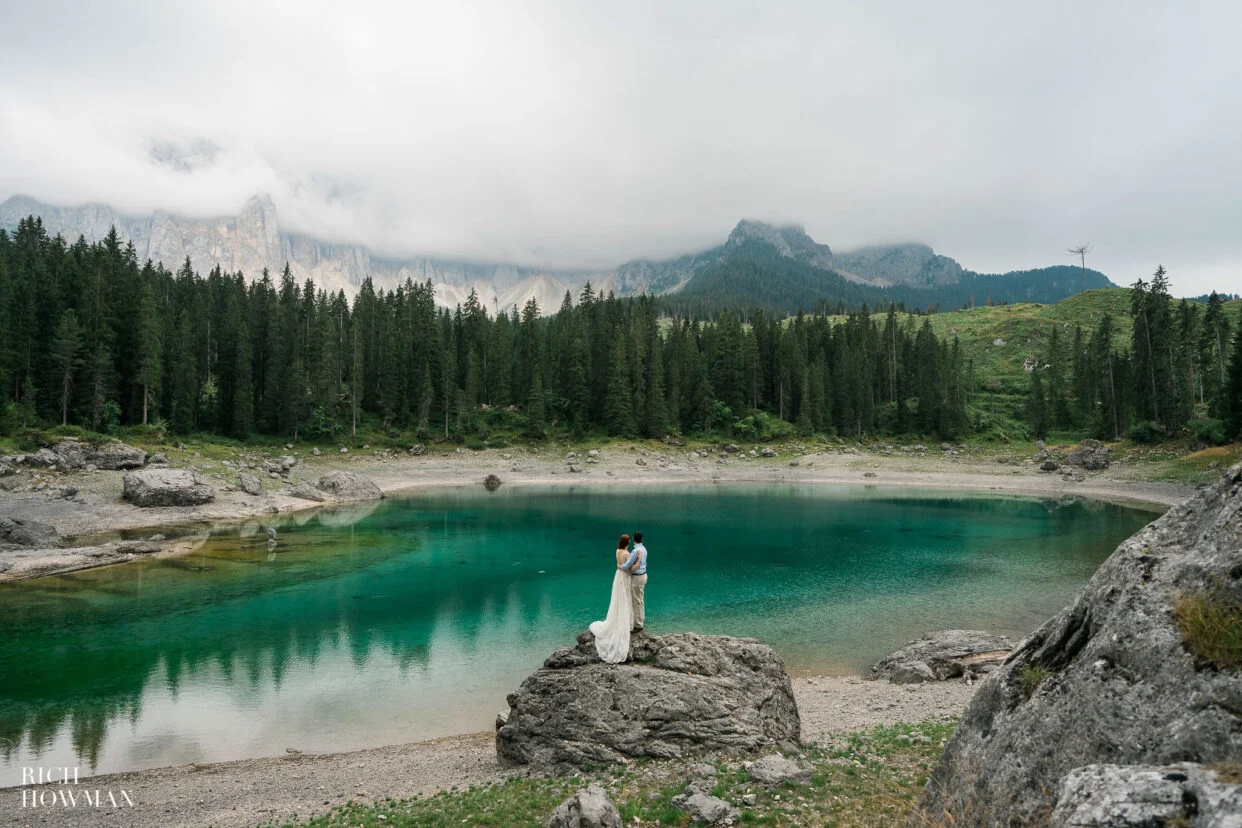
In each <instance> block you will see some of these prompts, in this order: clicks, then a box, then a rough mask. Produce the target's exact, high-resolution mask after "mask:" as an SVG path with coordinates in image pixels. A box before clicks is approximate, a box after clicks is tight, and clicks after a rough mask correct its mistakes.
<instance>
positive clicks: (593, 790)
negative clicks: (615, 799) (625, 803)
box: [543, 782, 621, 828]
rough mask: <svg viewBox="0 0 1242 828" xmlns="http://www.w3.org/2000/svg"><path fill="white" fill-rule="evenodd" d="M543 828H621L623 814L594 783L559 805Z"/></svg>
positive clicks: (596, 783)
mask: <svg viewBox="0 0 1242 828" xmlns="http://www.w3.org/2000/svg"><path fill="white" fill-rule="evenodd" d="M543 828H621V812H620V811H618V810H617V806H616V805H614V804H612V800H611V799H609V798H608V794H607V793H605V792H604V789H603V788H601V787H600V786H599V783H598V782H593V783H591V784H590V785H589V786H587V787H586V788H583V789H582V790H580V791H578V792H577V793H576V794H574V795H573V796H571V797H570V798H569V799H566V800H565V801H564V802H562V803H561V804H560V805H558V806H557V807H556V810H555V811H553V812H552V816H550V817H548V818H547V820H546V821H545V822H544V823H543Z"/></svg>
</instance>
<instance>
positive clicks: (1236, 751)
mask: <svg viewBox="0 0 1242 828" xmlns="http://www.w3.org/2000/svg"><path fill="white" fill-rule="evenodd" d="M1239 502H1242V464H1239V465H1237V466H1234V467H1233V468H1232V469H1230V470H1229V472H1228V473H1226V474H1225V476H1224V477H1223V478H1222V479H1221V480H1220V481H1219V482H1218V483H1217V484H1215V485H1213V486H1209V487H1205V488H1203V489H1202V490H1200V491H1199V492H1198V493H1197V494H1196V495H1195V496H1194V497H1192V498H1190V499H1189V500H1187V501H1185V502H1184V503H1182V504H1181V505H1179V506H1175V507H1174V508H1173V509H1171V510H1170V511H1169V512H1167V513H1166V514H1165V515H1164V516H1163V517H1161V518H1160V519H1158V520H1156V521H1155V522H1153V523H1151V524H1150V525H1148V526H1147V527H1146V528H1145V529H1143V530H1142V531H1140V532H1138V533H1136V534H1135V535H1133V536H1132V537H1130V538H1129V539H1128V540H1126V541H1124V542H1123V543H1122V544H1121V546H1119V547H1118V548H1117V551H1115V552H1114V553H1113V554H1112V555H1111V556H1109V558H1108V559H1107V560H1106V561H1105V562H1104V563H1103V565H1102V566H1101V567H1100V569H1099V570H1098V571H1097V572H1096V574H1095V576H1094V577H1093V578H1092V579H1091V581H1090V583H1089V584H1088V585H1087V587H1086V588H1085V589H1084V590H1083V591H1082V592H1081V593H1080V594H1079V596H1078V597H1077V598H1076V599H1075V600H1074V602H1073V603H1072V604H1070V606H1068V607H1066V608H1065V609H1064V610H1062V611H1061V612H1060V613H1059V614H1057V616H1056V617H1054V618H1053V619H1052V620H1051V621H1049V622H1048V623H1046V624H1045V625H1044V626H1043V627H1041V628H1040V629H1038V630H1037V631H1035V632H1034V633H1032V634H1031V635H1030V636H1028V637H1027V638H1026V639H1025V640H1024V641H1023V642H1022V644H1021V645H1020V646H1019V648H1018V649H1017V650H1015V651H1014V653H1013V654H1012V655H1011V656H1010V657H1009V658H1008V659H1007V660H1006V661H1005V662H1004V663H1003V664H1002V665H1001V666H1000V667H998V668H997V669H996V671H995V672H994V673H993V674H992V675H991V676H989V678H988V679H987V680H986V681H984V682H983V684H982V685H981V686H980V688H979V690H978V692H977V693H976V694H975V697H974V699H973V700H972V702H971V704H970V707H969V708H968V709H967V711H966V714H965V715H964V716H963V718H962V722H961V725H960V726H959V727H958V729H957V731H956V732H955V733H954V735H953V737H952V739H951V740H950V741H949V744H948V746H947V747H946V749H945V753H944V756H943V757H942V759H941V761H940V764H939V765H938V766H937V768H936V769H935V771H934V772H933V773H932V777H931V779H930V781H929V782H928V786H927V789H926V790H925V791H924V793H923V796H922V798H921V800H920V802H919V807H920V809H921V810H922V811H923V812H924V813H925V814H928V815H935V817H936V820H937V821H941V820H944V819H945V817H946V816H947V817H949V818H951V819H952V820H953V822H954V824H955V825H959V826H965V825H982V824H1015V823H1016V824H1026V823H1029V822H1032V821H1039V820H1043V819H1046V818H1047V816H1048V814H1049V813H1050V812H1051V811H1052V809H1053V806H1054V804H1055V797H1056V792H1057V790H1058V788H1059V787H1060V786H1061V783H1062V782H1063V781H1064V780H1067V779H1068V778H1069V776H1070V773H1071V772H1072V771H1074V769H1075V768H1081V767H1083V766H1085V765H1093V764H1098V763H1109V764H1123V765H1132V764H1142V765H1164V764H1169V763H1173V762H1184V761H1191V762H1199V763H1203V764H1211V763H1214V762H1225V761H1235V762H1236V760H1237V758H1238V757H1239V756H1242V704H1240V703H1239V699H1242V673H1239V671H1238V668H1237V667H1236V666H1228V665H1227V664H1219V663H1217V662H1215V661H1212V660H1210V659H1208V658H1207V657H1205V656H1204V655H1203V654H1202V653H1203V650H1202V649H1199V648H1198V645H1197V644H1196V643H1195V642H1196V641H1202V639H1196V638H1195V637H1194V635H1193V632H1192V633H1191V637H1190V638H1187V637H1186V635H1185V634H1184V633H1183V629H1182V627H1181V626H1180V625H1179V620H1178V619H1179V607H1181V606H1183V602H1184V601H1186V600H1188V599H1189V600H1191V601H1192V602H1194V603H1200V602H1202V601H1204V600H1207V599H1209V598H1210V600H1211V601H1212V602H1213V605H1214V606H1219V607H1221V608H1223V610H1222V611H1226V612H1227V611H1230V610H1229V609H1228V608H1229V607H1237V606H1238V605H1239V604H1242V510H1239ZM1187 629H1190V628H1189V627H1188V628H1187ZM1192 648H1193V649H1192ZM1196 650H1197V652H1196ZM1109 824H1112V823H1109ZM1121 824H1124V823H1121Z"/></svg>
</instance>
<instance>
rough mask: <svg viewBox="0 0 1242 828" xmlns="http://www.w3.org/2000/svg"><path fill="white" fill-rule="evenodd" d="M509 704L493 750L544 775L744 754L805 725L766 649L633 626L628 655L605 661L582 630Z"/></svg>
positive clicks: (794, 734)
mask: <svg viewBox="0 0 1242 828" xmlns="http://www.w3.org/2000/svg"><path fill="white" fill-rule="evenodd" d="M508 702H509V712H508V714H507V715H502V716H501V717H500V720H498V722H497V730H496V754H497V756H498V757H499V759H500V760H501V762H502V763H504V764H510V765H512V764H527V765H531V766H532V767H534V768H535V769H536V770H539V771H544V772H557V771H562V770H567V769H571V768H581V767H583V766H591V765H601V764H610V763H614V762H622V761H625V760H626V759H627V758H630V757H640V756H647V757H653V758H670V757H675V756H683V755H693V754H698V753H705V752H708V751H727V752H730V753H743V752H749V751H754V750H758V749H760V748H762V747H765V746H769V745H774V744H776V743H778V742H783V741H797V740H798V739H799V736H800V731H801V725H800V722H799V719H798V708H797V705H796V704H795V703H794V697H793V687H792V686H791V684H790V682H789V676H788V674H786V672H785V665H784V664H782V663H781V660H780V658H778V657H777V655H776V653H774V652H773V651H772V648H770V647H768V646H767V645H765V644H761V643H759V642H758V641H755V640H754V639H749V638H731V637H729V636H723V635H710V636H707V635H705V636H700V635H695V634H694V633H677V634H671V635H663V636H652V635H647V634H646V633H638V634H635V635H634V636H632V637H631V639H630V657H629V661H627V662H626V663H624V664H605V663H603V662H601V661H600V660H599V658H598V657H597V656H596V655H595V644H594V637H593V636H592V635H591V634H590V633H589V632H585V633H582V634H581V635H579V636H578V645H577V646H576V647H572V648H566V649H562V650H557V651H556V652H554V653H553V654H552V655H551V656H550V657H548V659H547V660H546V661H545V662H544V666H543V667H542V668H541V669H539V670H536V671H535V672H534V673H533V674H531V675H530V676H529V677H527V679H526V680H525V681H523V682H522V685H521V686H520V687H519V688H518V689H517V690H516V691H515V692H513V693H511V694H510V695H509V698H508Z"/></svg>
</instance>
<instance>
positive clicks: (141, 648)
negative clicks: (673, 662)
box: [0, 484, 1157, 786]
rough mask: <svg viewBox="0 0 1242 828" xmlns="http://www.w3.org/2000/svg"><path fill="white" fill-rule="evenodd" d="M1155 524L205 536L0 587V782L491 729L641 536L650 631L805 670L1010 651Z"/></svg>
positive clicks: (980, 504)
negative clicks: (921, 652)
mask: <svg viewBox="0 0 1242 828" xmlns="http://www.w3.org/2000/svg"><path fill="white" fill-rule="evenodd" d="M1156 515H1157V513H1156V512H1153V511H1149V510H1143V509H1135V508H1128V507H1123V506H1118V505H1114V504H1108V503H1102V502H1098V501H1088V500H1075V499H1070V500H1037V499H1026V498H1018V497H997V496H979V495H970V494H960V493H951V492H945V491H933V490H894V489H878V488H867V489H864V488H849V487H828V486H825V487H805V486H764V487H761V488H757V487H755V486H753V485H741V484H738V485H728V486H716V487H706V486H702V487H682V488H668V487H659V488H657V487H595V486H593V487H580V488H569V487H566V488H556V487H527V488H520V487H509V486H506V487H502V488H501V489H500V490H499V491H497V492H495V493H490V494H489V493H487V492H485V491H483V490H481V489H475V488H471V489H450V490H439V491H434V492H423V493H417V494H412V495H409V496H405V497H396V498H390V499H388V500H386V501H384V502H382V503H379V504H377V505H374V506H370V507H367V508H360V509H341V510H324V511H319V512H310V513H304V514H300V515H295V516H292V517H283V518H281V519H279V520H277V519H276V518H273V519H272V520H270V521H263V522H252V523H248V524H240V525H228V526H221V527H218V528H216V529H215V530H213V531H211V532H210V534H206V532H205V530H202V529H199V530H195V531H197V532H198V533H199V536H200V537H199V540H198V543H199V545H198V547H197V549H196V550H195V551H194V552H193V553H191V554H187V555H183V556H178V557H174V558H165V559H161V560H148V561H143V562H139V563H134V564H129V565H125V566H115V567H106V568H103V569H96V570H89V571H85V572H80V573H75V574H70V575H64V576H57V577H52V578H44V579H38V580H33V581H27V582H22V583H17V584H9V585H2V586H0V786H3V785H14V784H18V783H19V782H20V781H21V779H20V769H21V767H22V766H23V765H30V764H41V765H44V766H50V765H54V766H61V765H69V766H72V765H78V766H80V767H81V768H82V771H81V772H82V773H83V774H85V773H88V772H91V771H93V772H101V773H102V772H111V771H117V770H127V769H133V768H145V767H156V766H161V765H169V764H181V763H186V762H216V761H224V760H229V759H237V758H244V757H252V756H271V755H283V754H284V753H285V750H286V749H287V748H293V749H296V750H301V751H305V752H326V751H337V750H350V749H356V748H362V747H370V746H376V745H383V744H393V743H398V742H406V741H413V740H419V739H426V738H432V737H436V736H441V735H446V734H451V733H460V732H468V731H479V730H488V729H490V728H491V726H492V722H493V720H494V718H495V715H496V713H497V712H498V711H499V710H501V709H502V708H504V707H505V702H504V699H505V695H506V694H507V693H508V692H510V691H511V690H513V689H514V688H515V687H517V685H518V684H519V683H520V682H521V680H522V678H523V677H525V676H526V675H527V674H528V673H530V672H531V671H532V670H534V669H535V668H537V667H538V666H539V665H540V663H541V662H542V661H543V659H544V658H545V657H546V656H547V655H548V654H549V653H550V652H551V651H552V650H553V649H555V648H557V647H562V646H569V645H571V644H572V643H573V639H574V636H575V635H576V634H577V633H578V632H579V631H581V630H583V629H585V628H586V626H587V624H588V623H589V622H590V621H592V620H595V619H597V618H601V617H603V615H604V613H605V611H606V609H607V604H608V597H609V588H610V585H611V581H612V574H613V567H614V562H613V557H612V555H613V547H614V545H615V539H616V537H617V536H618V535H619V534H620V533H621V532H632V531H634V530H636V529H637V530H641V531H643V532H644V533H645V534H646V538H647V546H648V549H649V550H650V570H649V574H650V582H649V584H648V587H647V612H648V623H647V627H648V630H649V631H650V632H652V633H656V634H658V633H661V632H674V631H686V630H689V631H695V632H701V633H728V634H732V635H740V636H750V637H755V638H759V639H761V640H763V641H765V642H767V643H770V644H771V645H772V646H773V647H775V648H776V650H777V652H778V653H780V655H781V656H782V657H783V658H784V660H785V662H786V664H787V665H788V667H789V668H790V670H791V672H793V673H795V674H809V673H864V672H866V671H867V669H868V668H869V667H870V665H871V664H872V663H874V662H875V661H876V660H878V659H879V658H881V657H882V656H884V655H886V654H887V653H888V652H890V651H891V650H893V649H895V648H896V647H898V646H900V645H901V644H903V643H905V642H906V641H907V640H909V639H911V638H913V637H915V636H917V635H918V634H920V633H922V632H924V631H927V630H932V629H938V628H946V627H966V628H981V629H987V630H994V631H997V632H1002V633H1006V634H1009V635H1011V636H1015V637H1021V636H1022V635H1025V634H1026V633H1028V632H1030V631H1031V630H1033V629H1034V628H1035V627H1037V626H1038V625H1039V624H1041V623H1042V622H1043V621H1044V620H1046V619H1047V618H1048V617H1049V616H1051V615H1052V614H1053V613H1055V612H1056V611H1057V610H1058V609H1060V608H1061V607H1062V606H1064V605H1065V604H1066V603H1067V601H1068V600H1069V599H1070V598H1071V597H1072V596H1073V595H1074V593H1075V592H1076V591H1077V590H1078V589H1079V588H1081V587H1082V585H1083V584H1084V583H1085V582H1086V581H1087V579H1088V578H1089V577H1090V576H1091V574H1092V573H1093V572H1094V571H1095V569H1096V568H1097V567H1098V566H1099V564H1100V562H1101V561H1103V559H1104V558H1105V557H1107V555H1108V554H1109V553H1110V552H1111V551H1112V550H1113V549H1114V548H1115V547H1116V545H1117V544H1118V543H1119V542H1120V541H1121V540H1122V539H1124V538H1125V537H1127V536H1128V535H1130V534H1132V533H1133V532H1135V531H1136V530H1138V529H1139V528H1141V527H1142V526H1143V525H1145V524H1146V523H1147V522H1148V521H1150V520H1152V519H1153V518H1154V517H1156ZM269 525H274V526H276V527H277V529H278V532H279V541H278V543H277V545H276V547H275V549H274V550H272V549H270V548H269V546H268V543H267V537H266V528H267V527H268V526H269ZM203 535H205V537H203Z"/></svg>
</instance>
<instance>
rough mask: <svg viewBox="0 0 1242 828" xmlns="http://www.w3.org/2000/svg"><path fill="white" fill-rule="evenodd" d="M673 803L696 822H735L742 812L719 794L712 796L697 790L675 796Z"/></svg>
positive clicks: (709, 823)
mask: <svg viewBox="0 0 1242 828" xmlns="http://www.w3.org/2000/svg"><path fill="white" fill-rule="evenodd" d="M672 805H673V807H674V808H676V809H678V810H679V811H685V812H686V813H687V814H689V815H690V818H691V819H693V820H694V821H695V822H701V823H704V824H705V825H716V824H718V823H722V822H726V821H728V822H735V821H736V820H737V818H738V817H739V816H741V814H740V813H739V811H738V809H737V808H734V807H733V806H732V805H730V804H729V803H728V802H725V801H724V800H723V799H721V798H720V797H718V796H712V795H711V794H708V793H703V792H702V791H697V790H687V791H686V792H685V793H681V794H678V795H677V796H675V797H673V799H672Z"/></svg>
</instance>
